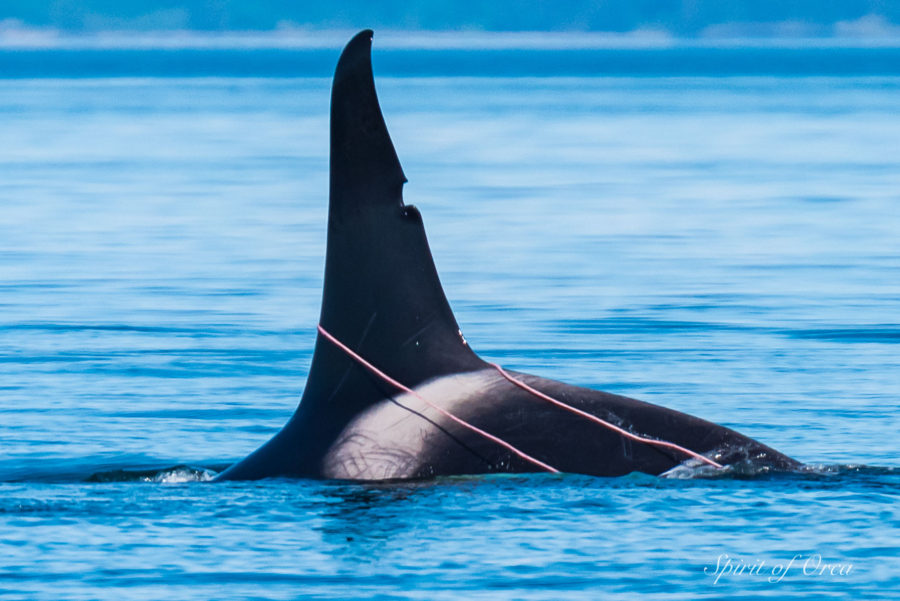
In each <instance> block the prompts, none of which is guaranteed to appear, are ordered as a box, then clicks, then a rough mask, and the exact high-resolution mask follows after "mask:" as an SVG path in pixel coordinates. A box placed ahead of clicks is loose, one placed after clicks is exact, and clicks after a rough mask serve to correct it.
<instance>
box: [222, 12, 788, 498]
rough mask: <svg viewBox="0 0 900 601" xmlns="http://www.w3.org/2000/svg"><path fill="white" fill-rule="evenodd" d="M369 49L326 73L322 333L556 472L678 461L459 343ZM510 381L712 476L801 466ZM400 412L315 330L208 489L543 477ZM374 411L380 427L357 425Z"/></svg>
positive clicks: (419, 414) (632, 405) (737, 440)
mask: <svg viewBox="0 0 900 601" xmlns="http://www.w3.org/2000/svg"><path fill="white" fill-rule="evenodd" d="M371 45H372V32H371V31H368V30H367V31H362V32H360V33H359V34H357V35H356V36H355V37H354V38H353V39H352V40H351V41H350V42H349V43H348V44H347V46H346V48H345V49H344V51H343V53H342V54H341V57H340V60H339V61H338V65H337V69H336V70H335V75H334V84H333V88H332V96H331V181H330V201H329V215H328V248H327V254H326V261H325V284H324V292H323V299H322V314H321V318H320V324H321V325H322V327H324V328H325V329H326V330H327V331H328V332H330V333H331V334H333V335H334V336H335V337H337V338H338V339H339V340H340V341H342V342H343V343H344V344H346V345H348V346H349V347H351V348H352V349H354V351H356V352H357V353H358V354H359V355H361V356H362V357H364V358H365V359H366V360H368V361H370V362H371V363H373V364H374V365H376V366H377V367H378V368H379V369H381V370H382V371H383V372H385V373H386V374H388V375H390V376H391V377H392V378H394V379H396V380H397V381H399V382H401V383H403V384H405V385H406V386H409V387H411V388H414V389H417V390H422V389H423V388H424V387H425V386H428V385H429V384H433V383H435V382H437V383H438V384H439V385H440V389H439V390H436V389H433V388H432V389H427V390H428V392H427V394H428V395H429V396H427V397H426V398H428V400H429V401H431V402H433V403H435V404H437V405H440V406H442V407H445V408H446V409H448V410H452V411H453V412H454V413H455V414H457V415H458V416H459V417H462V418H463V419H465V420H467V421H469V422H470V423H472V424H474V425H476V426H478V427H479V428H482V429H483V430H485V431H487V432H490V433H491V434H493V435H495V436H498V437H501V438H503V439H504V440H506V441H507V442H509V443H510V444H512V445H514V446H515V447H517V448H518V449H520V450H522V451H524V452H525V453H527V454H529V455H531V456H533V457H535V458H536V459H539V460H541V461H543V462H545V463H548V464H550V465H552V466H553V467H555V468H556V469H558V470H560V471H563V472H575V473H582V474H591V475H597V476H618V475H623V474H627V473H630V472H633V471H640V472H645V473H648V474H661V473H663V472H665V471H667V470H670V469H672V468H674V467H676V466H678V465H679V464H681V463H682V462H683V461H685V460H686V459H688V457H687V456H686V455H684V454H683V453H680V452H678V451H674V450H667V449H660V448H659V447H656V446H652V445H648V444H644V443H640V442H636V441H631V440H628V439H626V438H625V437H623V436H621V435H620V434H617V433H615V432H613V431H610V430H608V429H606V428H603V427H601V426H599V425H597V424H595V423H592V422H590V421H588V420H586V419H584V418H583V417H578V416H576V415H573V414H572V413H570V412H567V411H565V410H563V409H560V408H558V407H554V406H552V405H551V404H549V403H547V402H546V401H542V400H540V399H538V398H536V397H535V396H533V395H531V394H530V393H528V392H526V391H524V390H522V389H520V388H518V387H516V386H515V385H513V384H511V383H510V382H508V381H506V380H505V379H503V378H502V376H500V374H499V373H498V372H496V371H495V370H494V369H493V368H491V367H490V366H489V365H488V364H487V363H485V362H484V361H483V360H482V359H481V358H479V357H478V355H476V354H475V353H474V352H473V351H472V350H471V349H470V348H469V346H468V345H467V344H466V342H465V340H464V339H463V337H462V335H461V333H460V329H459V326H458V325H457V323H456V319H455V318H454V316H453V312H452V311H451V309H450V305H449V304H448V302H447V299H446V297H445V296H444V291H443V289H442V287H441V283H440V280H439V279H438V275H437V271H436V270H435V266H434V262H433V260H432V257H431V251H430V250H429V247H428V241H427V240H426V237H425V229H424V226H423V224H422V217H421V215H420V213H419V211H418V210H417V209H416V208H415V207H413V206H411V205H405V204H404V203H403V199H402V189H403V184H404V183H405V182H406V177H405V176H404V174H403V170H402V168H401V166H400V162H399V160H398V158H397V153H396V151H395V150H394V146H393V143H392V142H391V139H390V136H389V134H388V131H387V127H386V125H385V122H384V118H383V117H382V114H381V109H380V107H379V105H378V99H377V96H376V93H375V83H374V79H373V74H372V63H371ZM453 376H456V377H455V378H453ZM517 377H520V378H522V379H524V380H525V381H527V382H528V383H529V384H531V385H532V386H534V387H535V388H537V389H539V390H541V391H543V392H545V393H547V394H550V395H551V396H554V397H555V398H557V399H559V400H561V401H564V402H566V403H569V404H571V405H573V406H575V407H578V408H579V409H582V410H584V411H587V412H589V413H592V414H594V415H597V416H598V417H601V418H603V419H606V420H608V421H611V422H614V423H617V424H619V425H621V426H622V427H624V428H625V429H627V430H630V431H632V432H634V433H637V434H641V435H644V436H648V437H650V438H658V439H662V440H667V441H669V442H673V443H676V444H679V445H681V446H683V447H686V448H688V449H690V450H692V451H694V452H697V453H701V454H703V455H706V456H709V457H710V458H713V459H715V460H716V461H718V462H719V463H722V464H724V465H727V464H735V463H741V464H751V465H753V466H768V467H771V468H774V469H779V470H789V469H794V468H796V467H798V466H799V464H798V462H796V461H795V460H793V459H791V458H789V457H787V456H785V455H783V454H781V453H779V452H778V451H775V450H773V449H771V448H769V447H767V446H765V445H763V444H761V443H759V442H756V441H754V440H752V439H750V438H747V437H746V436H743V435H741V434H739V433H737V432H735V431H733V430H730V429H728V428H725V427H722V426H718V425H716V424H713V423H710V422H707V421H704V420H701V419H698V418H695V417H692V416H690V415H686V414H683V413H679V412H677V411H672V410H670V409H666V408H664V407H659V406H656V405H651V404H648V403H644V402H641V401H637V400H634V399H629V398H626V397H622V396H618V395H614V394H609V393H605V392H600V391H596V390H589V389H585V388H578V387H575V386H570V385H567V384H563V383H561V382H556V381H553V380H547V379H544V378H538V377H536V376H528V375H525V374H517ZM445 384H446V385H445ZM422 395H423V396H425V395H426V392H422ZM410 401H413V399H410V398H409V397H408V396H407V397H404V396H403V395H402V393H401V392H400V391H398V390H397V389H396V388H394V387H392V386H391V385H389V384H387V383H386V382H384V381H383V380H381V379H379V378H378V377H376V376H374V375H373V374H372V373H371V372H369V371H368V370H366V369H365V368H363V367H362V366H361V365H360V364H359V363H357V362H356V361H355V360H354V359H352V358H351V357H350V356H348V355H347V354H346V353H345V352H344V351H342V350H340V349H339V348H337V347H336V346H335V345H334V344H333V343H332V342H330V341H328V340H327V339H325V338H324V337H323V336H322V335H321V334H320V335H319V336H318V338H317V340H316V347H315V352H314V355H313V361H312V367H311V370H310V374H309V378H308V381H307V384H306V389H305V390H304V392H303V397H302V399H301V401H300V405H299V407H298V408H297V411H296V412H295V413H294V415H293V417H292V418H291V419H290V420H289V421H288V423H287V424H286V425H285V427H284V428H283V429H282V430H281V432H279V433H278V434H277V435H276V436H275V437H273V438H272V439H271V440H270V441H269V442H267V443H266V444H265V445H263V446H262V447H261V448H259V449H258V450H257V451H255V452H254V453H252V454H251V455H250V456H248V457H247V458H245V459H244V460H242V461H240V462H238V463H236V464H234V465H232V466H231V467H229V468H228V469H227V470H226V471H224V472H223V473H222V474H221V475H220V476H219V478H218V479H219V480H252V479H259V478H267V477H302V478H349V479H362V480H380V479H386V478H387V479H407V478H428V477H434V476H440V475H456V474H482V473H491V472H534V471H541V468H539V467H537V466H536V465H534V464H533V463H531V462H529V461H527V460H525V459H522V458H521V457H518V456H516V455H514V454H513V453H511V452H510V451H509V450H508V449H506V448H503V447H502V446H500V445H498V444H497V443H495V442H492V441H490V440H488V439H486V438H484V437H483V436H480V435H478V434H476V433H474V432H472V431H470V430H467V429H466V428H464V427H462V426H460V425H459V424H456V423H453V422H451V421H450V420H448V419H446V418H445V417H443V416H441V415H439V414H436V413H434V412H433V411H428V410H427V409H423V407H421V406H416V407H413V406H412V405H414V404H415V403H414V402H410ZM378 411H381V413H380V415H387V416H388V417H389V418H390V419H386V420H385V419H382V418H379V419H375V418H370V417H368V416H369V415H370V414H371V413H372V412H378ZM367 412H368V413H367ZM360 424H361V425H360ZM695 461H696V460H695Z"/></svg>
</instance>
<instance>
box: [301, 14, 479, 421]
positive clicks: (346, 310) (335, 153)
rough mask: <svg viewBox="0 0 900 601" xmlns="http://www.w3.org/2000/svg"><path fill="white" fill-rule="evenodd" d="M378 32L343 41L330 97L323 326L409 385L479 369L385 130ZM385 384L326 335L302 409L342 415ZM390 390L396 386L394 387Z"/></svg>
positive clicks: (351, 412)
mask: <svg viewBox="0 0 900 601" xmlns="http://www.w3.org/2000/svg"><path fill="white" fill-rule="evenodd" d="M371 44H372V32H371V31H368V30H367V31H363V32H361V33H359V34H357V35H356V36H355V37H354V38H353V39H352V40H351V41H350V42H349V43H348V44H347V46H346V47H345V49H344V51H343V53H342V54H341V58H340V60H339V62H338V66H337V69H336V71H335V76H334V85H333V88H332V97H331V189H330V202H329V215H328V249H327V254H326V260H325V286H324V291H323V295H322V313H321V318H320V324H321V325H322V327H324V328H325V329H326V330H327V331H328V332H330V333H331V334H333V335H334V336H335V337H337V338H338V339H339V340H341V341H342V342H343V343H344V344H346V345H347V346H349V347H351V348H352V349H354V350H355V351H356V352H358V353H359V354H360V355H362V356H363V357H365V358H366V359H367V360H368V361H370V362H371V363H373V364H374V365H376V366H377V367H378V368H380V369H381V370H383V371H384V372H386V373H387V374H388V375H390V376H391V377H393V378H395V379H397V380H398V381H400V382H402V383H403V384H405V385H407V386H410V387H412V386H416V385H417V384H419V383H421V382H423V381H425V380H427V379H430V378H433V377H437V376H441V375H446V374H450V373H458V372H462V371H471V370H474V369H479V368H482V367H483V365H484V364H483V363H482V362H481V360H480V359H478V357H477V356H476V355H475V354H474V353H473V352H472V351H471V350H470V349H469V348H468V346H467V345H466V344H465V342H464V341H463V339H462V336H461V335H460V333H459V326H458V325H457V323H456V319H455V318H454V316H453V312H452V311H451V309H450V305H449V304H448V303H447V299H446V297H445V296H444V291H443V289H442V288H441V283H440V280H439V279H438V275H437V271H436V270H435V267H434V261H433V260H432V257H431V251H430V250H429V248H428V241H427V240H426V237H425V229H424V226H423V224H422V218H421V215H420V214H419V212H418V210H416V208H415V207H413V206H409V205H404V204H403V198H402V190H403V184H404V183H405V182H406V177H405V176H404V174H403V169H402V168H401V166H400V161H399V160H398V158H397V153H396V151H395V150H394V145H393V143H392V142H391V138H390V135H389V134H388V131H387V127H386V125H385V122H384V118H383V117H382V114H381V109H380V107H379V105H378V98H377V96H376V93H375V82H374V79H373V74H372V63H371ZM383 389H384V385H383V384H379V383H376V382H374V381H373V380H372V376H371V375H369V374H367V373H366V372H365V370H363V369H362V368H360V367H359V366H358V365H356V364H355V362H354V361H353V360H352V359H351V358H350V357H348V356H347V355H346V354H344V353H343V352H342V351H340V350H339V349H337V348H336V347H335V346H334V345H333V344H332V343H330V342H329V341H327V340H326V339H324V338H323V337H322V336H321V335H320V336H319V338H318V339H317V341H316V348H315V353H314V356H313V362H312V368H311V370H310V375H309V379H308V381H307V386H306V389H305V391H304V393H303V400H302V402H301V404H300V409H299V410H298V413H300V412H305V411H315V410H316V409H317V408H318V409H325V408H326V407H327V409H326V411H328V412H329V413H331V412H333V411H337V412H339V413H341V414H346V417H349V416H352V415H354V414H355V413H356V412H358V411H361V410H362V409H365V408H366V407H367V406H368V405H370V404H371V403H373V402H376V401H378V400H381V399H383V398H384V390H383ZM391 392H393V391H391Z"/></svg>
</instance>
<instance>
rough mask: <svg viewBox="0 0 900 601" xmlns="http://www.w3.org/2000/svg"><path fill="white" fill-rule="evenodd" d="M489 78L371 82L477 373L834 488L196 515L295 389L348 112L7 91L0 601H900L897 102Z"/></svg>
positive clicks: (282, 83) (855, 87)
mask: <svg viewBox="0 0 900 601" xmlns="http://www.w3.org/2000/svg"><path fill="white" fill-rule="evenodd" d="M105 52H107V54H106V55H105V56H107V57H109V61H110V64H121V55H118V54H116V52H115V51H112V50H107V51H105ZM173 52H175V55H176V56H177V52H178V51H173ZM833 52H834V53H836V55H837V56H838V57H839V58H840V57H841V56H842V55H841V53H840V51H839V50H833ZM700 54H701V56H702V53H700ZM410 55H412V54H410ZM435 55H436V56H440V55H441V54H440V53H439V52H437V53H435ZM503 56H504V57H506V58H507V59H508V60H511V61H512V62H513V64H512V65H511V66H509V68H508V70H507V71H503V69H502V68H500V67H498V66H496V65H493V66H492V68H491V70H490V72H489V73H483V74H482V75H490V77H487V76H479V77H471V76H465V75H459V74H452V73H451V74H449V75H448V74H447V73H445V72H443V71H442V70H441V68H437V67H436V68H435V72H434V73H433V74H432V76H417V77H412V76H390V77H379V78H378V80H377V84H378V87H379V94H380V97H381V102H382V108H383V110H384V113H385V116H386V120H387V122H388V126H389V128H390V130H391V132H392V135H393V138H394V143H395V146H396V147H397V150H398V153H399V155H400V159H401V161H402V163H403V165H404V169H405V172H406V174H407V176H408V177H409V179H410V182H409V183H408V184H407V186H406V188H405V198H406V201H407V202H408V203H412V204H415V205H417V206H418V207H419V208H420V210H421V211H422V213H423V215H424V218H425V224H426V228H427V231H428V235H429V240H430V242H431V247H432V251H433V254H434V256H435V261H436V263H437V267H438V270H439V272H440V274H441V276H442V280H443V283H444V287H445V290H446V293H447V296H448V298H449V300H450V302H451V305H452V306H453V308H454V310H455V312H456V315H457V318H458V321H459V322H460V324H461V326H462V328H463V331H464V333H465V335H466V337H467V339H468V340H469V342H470V344H471V345H472V346H473V348H475V349H476V350H478V351H479V352H480V353H481V354H482V355H483V356H485V357H486V358H490V359H492V360H495V361H498V362H500V363H502V364H503V365H505V366H507V367H509V368H514V369H519V370H524V371H529V372H533V373H537V374H540V375H543V376H547V377H551V378H556V379H560V380H564V381H567V382H570V383H573V384H579V385H583V386H589V387H594V388H600V389H604V390H608V391H611V392H616V393H620V394H625V395H628V396H633V397H637V398H640V399H643V400H646V401H650V402H654V403H658V404H662V405H665V406H668V407H672V408H675V409H678V410H682V411H686V412H688V413H692V414H695V415H698V416H701V417H704V418H706V419H709V420H712V421H715V422H718V423H721V424H724V425H727V426H730V427H733V428H736V429H738V430H739V431H741V432H743V433H745V434H748V435H750V436H752V437H754V438H757V439H759V440H761V441H763V442H765V443H766V444H769V445H771V446H773V447H775V448H777V449H779V450H781V451H783V452H785V453H787V454H789V455H791V456H793V457H796V458H797V459H799V460H801V461H803V462H805V463H807V464H809V466H810V467H809V468H808V469H807V470H805V471H803V472H801V473H797V474H758V475H745V476H737V475H731V476H727V477H718V478H685V479H682V478H656V477H649V476H644V475H632V476H628V477H623V478H612V479H604V478H589V477H584V476H578V475H560V476H549V475H533V476H527V475H526V476H491V477H467V478H449V479H439V480H435V481H428V482H416V483H406V484H396V483H394V484H355V483H346V482H316V481H293V480H269V481H261V482H249V483H243V482H242V483H225V484H212V483H209V482H207V480H209V479H210V478H211V477H212V476H213V475H214V474H215V473H216V472H217V471H220V470H221V469H223V468H224V467H226V466H227V465H228V464H230V463H231V462H233V461H235V460H238V459H240V458H242V457H243V456H245V455H246V454H247V453H249V452H250V451H252V450H254V449H255V448H256V447H257V446H259V445H260V444H261V443H262V442H264V441H265V440H267V439H268V438H269V437H270V436H271V435H272V434H274V433H275V432H277V431H278V429H279V428H280V427H281V426H282V425H283V423H284V422H285V421H286V420H287V419H288V417H289V416H290V415H291V413H292V412H293V410H294V408H295V406H296V404H297V402H298V399H299V397H300V393H301V391H302V389H303V384H304V380H305V377H306V374H307V371H308V369H309V363H310V358H311V351H312V345H313V341H314V339H315V326H316V320H317V317H318V313H319V302H320V294H321V284H322V272H323V266H324V249H325V218H326V204H327V182H328V173H327V169H328V146H327V145H328V102H329V85H330V82H329V81H328V79H327V78H325V77H318V76H315V77H314V76H310V77H303V76H298V77H246V76H241V77H238V76H237V75H247V74H246V73H228V72H227V70H226V72H224V73H222V72H219V71H216V69H217V68H218V67H212V68H211V72H212V73H211V74H207V75H209V76H206V77H172V76H166V75H165V73H154V74H153V77H138V76H139V75H140V76H143V75H146V73H141V72H138V73H130V72H128V71H127V69H126V70H125V71H124V72H120V71H116V69H113V70H112V72H111V73H107V74H106V75H104V74H103V73H99V74H98V73H87V75H90V76H87V75H86V74H85V72H83V71H79V69H81V68H82V67H78V66H77V65H76V67H72V69H71V71H69V72H65V69H63V71H64V72H62V73H58V72H53V73H51V74H50V75H53V77H49V76H48V73H46V72H44V71H41V69H40V68H36V67H27V65H26V67H21V69H20V70H19V71H18V72H15V75H16V77H15V78H11V77H6V78H3V79H0V119H2V122H3V126H2V128H0V131H2V144H0V290H2V292H0V598H3V599H53V600H56V599H61V598H65V599H92V600H93V599H104V600H105V599H110V600H112V599H116V600H117V599H154V600H159V599H180V600H184V599H187V600H192V599H295V598H319V599H349V598H353V599H429V600H432V599H459V598H463V597H464V598H469V599H491V600H494V599H547V600H558V599H601V598H602V599H634V598H637V597H638V596H640V597H644V598H650V599H671V600H675V599H678V600H682V599H683V600H688V599H718V598H723V599H724V598H727V599H749V598H758V597H760V596H762V597H769V598H774V599H808V598H814V599H844V598H847V599H896V598H897V596H898V595H900V542H898V541H900V503H898V501H900V462H898V455H900V440H898V432H900V419H898V411H897V409H898V394H900V352H898V351H900V321H898V315H900V236H898V232H900V144H898V140H900V78H898V77H897V76H896V75H877V76H872V75H869V74H867V72H866V73H864V74H863V75H860V74H858V73H856V74H855V71H854V70H853V69H847V70H846V71H848V72H846V73H844V72H838V73H832V74H830V75H828V76H822V75H821V74H820V73H818V72H816V70H815V69H813V71H812V72H810V71H808V70H806V71H805V70H803V69H801V68H797V69H796V70H795V72H790V69H782V70H783V71H784V70H786V71H788V72H781V73H775V74H763V75H753V76H748V75H746V74H745V73H744V71H743V70H742V69H740V68H737V69H736V70H735V72H734V73H729V71H728V68H727V65H726V66H724V67H721V68H720V69H719V71H717V72H716V73H715V74H714V76H710V75H709V73H706V72H704V71H703V69H702V68H699V67H698V72H699V74H691V73H690V72H691V69H690V68H687V67H683V66H682V67H678V68H677V69H675V70H674V71H669V72H662V73H642V74H640V75H635V74H624V75H623V74H615V75H610V74H587V75H585V74H581V75H576V76H570V77H527V76H515V77H513V76H510V74H511V75H522V74H523V73H525V74H528V73H527V72H528V69H529V67H527V64H528V63H527V61H529V60H531V55H523V56H518V58H517V56H516V55H515V53H511V54H510V57H511V58H509V57H507V56H506V55H503ZM854 56H855V55H853V51H849V50H848V54H847V55H846V56H844V57H843V59H842V60H844V63H840V61H838V62H839V63H840V64H847V61H849V62H850V63H852V62H853V60H854V59H853V57H854ZM336 57H337V51H336V50H335V51H334V53H333V59H335V60H336ZM20 58H21V57H20ZM670 58H671V57H670ZM676 58H677V56H676ZM6 59H7V60H8V59H9V57H8V56H7V57H6ZM26 59H27V57H26ZM26 59H21V60H23V61H25V62H27V60H31V59H27V60H26ZM17 60H18V59H17ZM117 60H118V61H119V62H118V63H117V62H116V61H117ZM192 60H194V59H192ZM504 60H506V59H504ZM517 60H518V61H525V63H521V62H520V63H516V62H515V61H517ZM659 60H662V59H659ZM692 60H694V61H695V63H691V64H698V63H696V61H701V59H697V58H696V57H694V58H693V59H692ZM662 62H663V63H665V62H666V61H665V60H663V61H662ZM701 62H702V61H701ZM801 62H802V61H801ZM20 63H21V61H20ZM60 64H65V61H63V62H61V63H60ZM441 64H443V63H441ZM666 64H668V63H666ZM20 66H21V65H20ZM57 68H61V67H57ZM377 69H378V54H377V45H376V75H377ZM426 71H427V69H426ZM683 71H687V73H685V72H683ZM858 71H863V72H865V69H858ZM414 74H415V75H422V73H419V72H416V73H414ZM294 75H296V74H294ZM313 75H318V73H313ZM395 75H396V74H395ZM401 75H402V74H401ZM425 75H427V73H425Z"/></svg>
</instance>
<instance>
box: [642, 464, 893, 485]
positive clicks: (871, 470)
mask: <svg viewBox="0 0 900 601" xmlns="http://www.w3.org/2000/svg"><path fill="white" fill-rule="evenodd" d="M779 475H781V476H784V475H787V476H800V477H801V478H805V479H811V480H818V479H822V478H835V477H841V476H854V475H859V476H897V475H900V468H896V467H890V466H873V465H863V464H852V463H849V464H804V465H801V466H799V467H797V468H794V469H778V468H774V467H772V466H770V465H759V464H756V463H754V462H753V461H749V460H748V461H739V462H736V463H731V464H728V465H726V466H725V467H723V468H721V469H718V468H714V467H711V466H709V465H707V464H705V463H702V462H701V461H698V460H697V459H690V460H688V461H685V462H684V463H681V464H679V465H676V466H675V467H673V468H672V469H670V470H669V471H667V472H663V473H662V474H660V477H661V478H668V479H672V480H694V479H734V480H750V479H755V478H764V477H767V476H779Z"/></svg>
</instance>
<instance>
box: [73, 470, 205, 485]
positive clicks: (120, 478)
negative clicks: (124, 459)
mask: <svg viewBox="0 0 900 601" xmlns="http://www.w3.org/2000/svg"><path fill="white" fill-rule="evenodd" d="M217 474H218V472H216V471H214V470H211V469H208V468H205V467H192V466H189V465H176V466H175V467H169V468H166V469H162V470H128V469H118V470H110V471H105V472H97V473H95V474H91V475H90V476H88V477H87V478H86V479H85V482H151V483H158V484H185V483H188V482H209V481H211V480H212V479H213V478H215V477H216V475H217Z"/></svg>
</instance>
